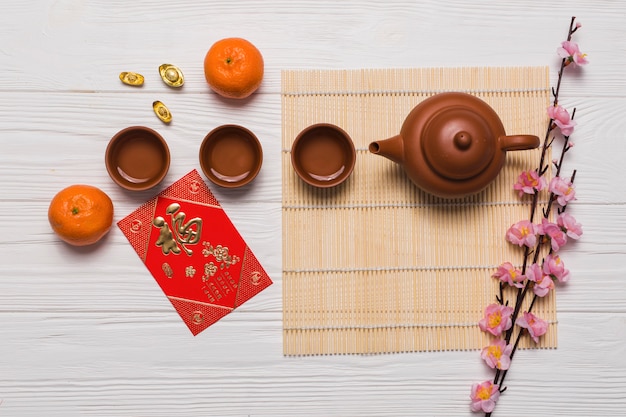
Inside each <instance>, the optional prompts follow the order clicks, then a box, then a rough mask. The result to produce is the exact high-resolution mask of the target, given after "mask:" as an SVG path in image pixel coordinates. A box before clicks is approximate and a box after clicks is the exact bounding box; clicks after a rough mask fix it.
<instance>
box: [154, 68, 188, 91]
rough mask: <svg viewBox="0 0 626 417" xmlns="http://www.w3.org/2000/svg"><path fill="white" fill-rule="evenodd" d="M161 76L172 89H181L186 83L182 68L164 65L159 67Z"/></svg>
mask: <svg viewBox="0 0 626 417" xmlns="http://www.w3.org/2000/svg"><path fill="white" fill-rule="evenodd" d="M159 74H160V75H161V78H162V79H163V82H164V83H165V84H167V85H169V86H170V87H181V86H182V85H183V84H184V83H185V77H183V72H182V71H181V70H180V68H178V67H176V66H174V65H172V64H163V65H161V66H160V67H159Z"/></svg>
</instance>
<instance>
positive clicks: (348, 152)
mask: <svg viewBox="0 0 626 417" xmlns="http://www.w3.org/2000/svg"><path fill="white" fill-rule="evenodd" d="M355 162H356V150H355V148H354V143H352V139H351V138H350V136H349V135H348V134H347V133H346V132H345V131H344V130H343V129H341V128H340V127H338V126H335V125H332V124H329V123H318V124H314V125H311V126H309V127H307V128H305V129H304V130H303V131H302V132H300V134H298V136H297V137H296V140H295V141H294V142H293V145H292V147H291V163H292V165H293V168H294V170H295V171H296V174H298V176H299V177H300V178H301V179H302V180H303V181H304V182H306V183H307V184H310V185H312V186H314V187H320V188H329V187H334V186H336V185H339V184H341V183H342V182H344V181H345V180H346V179H347V178H348V177H349V176H350V174H351V173H352V170H353V169H354V164H355Z"/></svg>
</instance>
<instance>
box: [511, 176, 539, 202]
mask: <svg viewBox="0 0 626 417" xmlns="http://www.w3.org/2000/svg"><path fill="white" fill-rule="evenodd" d="M545 187H546V179H545V178H544V177H543V175H541V176H540V175H539V174H538V173H537V171H524V172H522V173H521V174H520V176H519V177H517V182H516V183H515V184H513V189H514V190H516V191H518V192H519V196H520V197H521V196H523V195H524V193H526V194H535V192H537V191H541V190H543V189H544V188H545Z"/></svg>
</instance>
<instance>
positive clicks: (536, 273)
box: [526, 263, 554, 297]
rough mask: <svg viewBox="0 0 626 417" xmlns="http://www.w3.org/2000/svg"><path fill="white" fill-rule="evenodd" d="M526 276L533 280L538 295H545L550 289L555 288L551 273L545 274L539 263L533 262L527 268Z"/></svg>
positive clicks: (534, 289) (534, 290)
mask: <svg viewBox="0 0 626 417" xmlns="http://www.w3.org/2000/svg"><path fill="white" fill-rule="evenodd" d="M526 278H528V280H529V281H533V282H534V283H535V285H533V292H534V293H535V294H536V295H537V297H545V296H546V295H548V293H549V292H550V290H553V289H554V281H552V277H551V276H550V275H547V274H544V272H543V270H542V269H541V267H540V266H539V265H538V264H536V263H535V264H532V265H530V266H529V267H528V268H527V269H526Z"/></svg>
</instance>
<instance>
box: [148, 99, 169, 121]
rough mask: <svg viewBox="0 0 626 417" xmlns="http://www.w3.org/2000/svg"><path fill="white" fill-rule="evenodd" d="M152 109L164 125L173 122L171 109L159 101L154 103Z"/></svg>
mask: <svg viewBox="0 0 626 417" xmlns="http://www.w3.org/2000/svg"><path fill="white" fill-rule="evenodd" d="M152 109H153V110H154V113H155V114H156V115H157V117H158V118H159V119H161V121H162V122H163V123H169V122H171V121H172V113H170V111H169V109H168V108H167V107H165V104H163V103H161V102H160V101H158V100H157V101H155V102H154V103H152Z"/></svg>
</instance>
